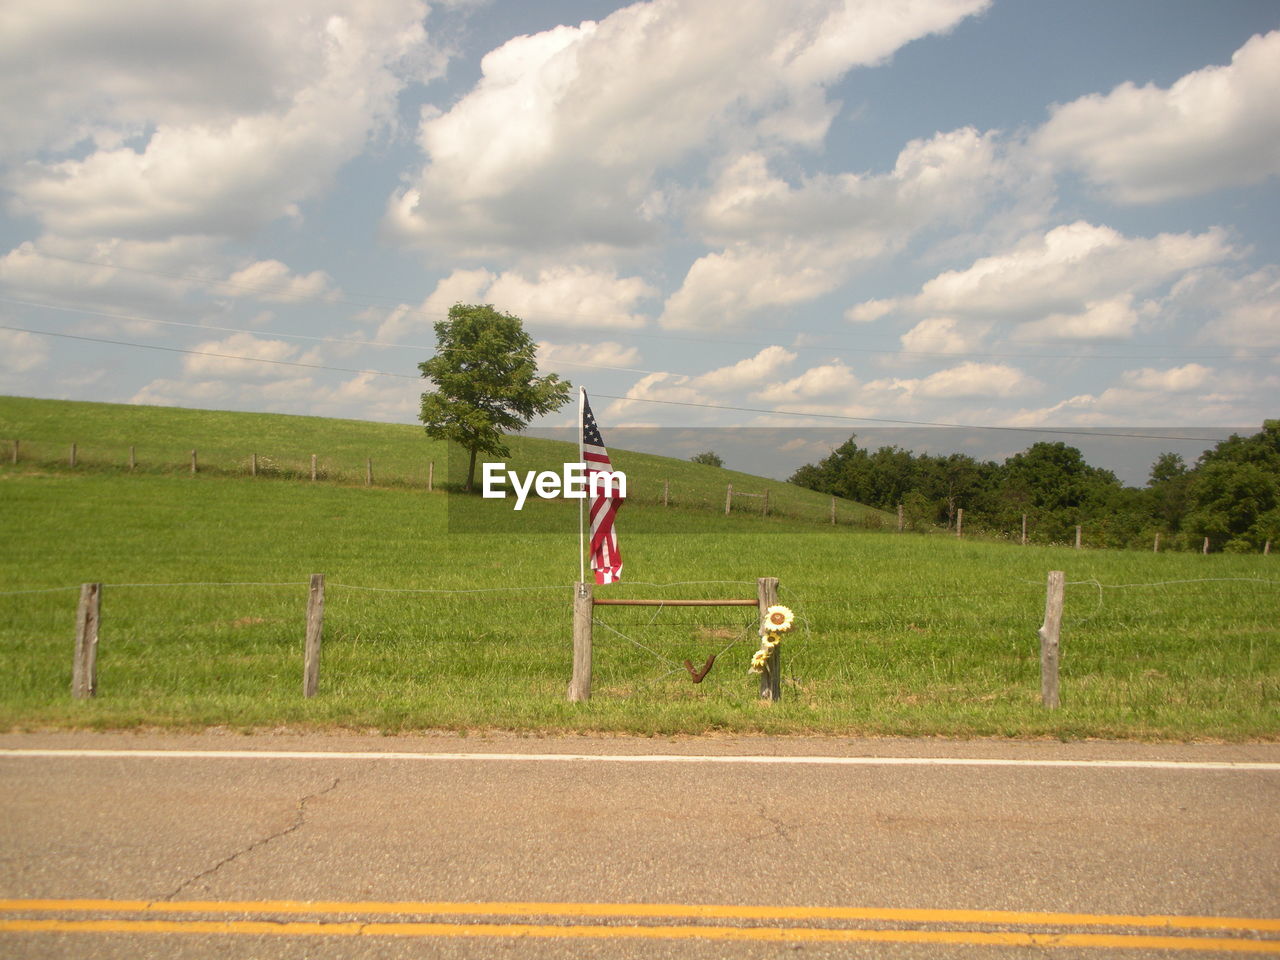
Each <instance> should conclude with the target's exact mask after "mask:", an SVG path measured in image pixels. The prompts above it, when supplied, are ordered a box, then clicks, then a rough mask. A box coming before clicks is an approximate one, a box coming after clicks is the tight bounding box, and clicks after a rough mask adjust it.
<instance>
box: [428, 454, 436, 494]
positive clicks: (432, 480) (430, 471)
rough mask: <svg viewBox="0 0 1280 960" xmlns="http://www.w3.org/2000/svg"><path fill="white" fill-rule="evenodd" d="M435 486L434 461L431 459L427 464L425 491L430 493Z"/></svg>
mask: <svg viewBox="0 0 1280 960" xmlns="http://www.w3.org/2000/svg"><path fill="white" fill-rule="evenodd" d="M435 486H436V462H435V461H434V460H432V461H431V462H430V463H428V464H427V493H430V492H431V491H432V490H434V489H435Z"/></svg>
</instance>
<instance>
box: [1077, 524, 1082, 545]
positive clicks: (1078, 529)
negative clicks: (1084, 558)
mask: <svg viewBox="0 0 1280 960" xmlns="http://www.w3.org/2000/svg"><path fill="white" fill-rule="evenodd" d="M1082 542H1083V541H1082V540H1081V537H1080V524H1078V523H1077V524H1076V549H1077V550H1079V549H1080V545H1081V543H1082Z"/></svg>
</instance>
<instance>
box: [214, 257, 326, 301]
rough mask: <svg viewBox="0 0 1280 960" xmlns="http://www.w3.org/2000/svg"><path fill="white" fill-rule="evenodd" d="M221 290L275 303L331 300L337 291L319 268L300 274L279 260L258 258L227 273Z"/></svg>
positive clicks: (234, 294)
mask: <svg viewBox="0 0 1280 960" xmlns="http://www.w3.org/2000/svg"><path fill="white" fill-rule="evenodd" d="M222 289H224V290H226V291H227V292H229V293H231V294H232V295H233V296H237V297H253V298H255V299H258V300H267V301H273V302H279V303H289V302H292V301H295V300H325V299H330V300H331V299H333V298H334V297H336V296H337V295H338V290H337V288H335V287H334V286H333V281H332V280H331V279H330V277H329V275H328V274H327V273H325V272H324V271H323V270H313V271H312V272H311V273H309V274H307V275H306V276H303V275H301V274H296V273H293V272H292V271H290V269H289V268H288V267H287V266H285V265H284V264H283V263H281V262H280V261H279V260H259V261H257V262H256V263H251V264H249V266H247V267H245V268H244V269H242V270H237V271H236V272H235V273H233V274H232V275H231V277H230V278H229V281H228V283H227V285H226V286H225V287H223V288H222Z"/></svg>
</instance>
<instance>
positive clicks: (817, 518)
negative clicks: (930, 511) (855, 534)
mask: <svg viewBox="0 0 1280 960" xmlns="http://www.w3.org/2000/svg"><path fill="white" fill-rule="evenodd" d="M0 441H2V442H3V443H4V445H5V449H4V450H3V451H2V452H0V457H3V460H4V462H6V463H8V462H10V461H11V459H12V456H13V442H14V441H17V443H18V448H17V449H18V461H19V464H20V465H21V464H27V465H28V466H40V467H43V468H47V469H62V468H64V467H67V466H68V465H69V462H70V456H71V445H72V444H75V446H76V451H75V455H76V460H77V466H78V468H79V469H112V470H128V469H129V463H130V456H131V452H130V448H132V458H133V462H134V465H135V466H134V470H135V471H141V472H145V473H166V474H182V473H189V472H190V469H191V452H192V451H193V450H194V451H196V463H197V468H198V470H199V471H200V472H203V473H216V474H220V475H224V476H225V475H245V476H247V475H249V473H250V472H251V470H253V469H255V467H256V470H257V473H258V476H259V477H272V476H275V477H293V478H303V479H309V478H310V475H311V457H312V455H313V454H314V455H315V457H316V469H317V473H318V476H319V478H320V479H323V480H326V481H329V482H339V483H350V484H363V483H365V481H366V478H367V476H368V474H369V473H370V472H371V473H372V476H373V481H374V485H376V486H414V487H425V486H426V485H427V482H428V478H429V476H430V477H431V479H432V481H433V483H434V485H435V486H436V487H444V488H448V487H449V486H450V480H449V473H450V471H449V469H448V464H449V454H448V451H447V449H446V445H445V444H443V443H440V442H438V441H435V440H431V439H430V438H428V437H427V436H426V435H425V434H424V432H423V430H422V428H421V427H418V426H414V425H410V424H393V423H373V422H367V421H361V420H338V419H330V418H324V417H306V416H294V415H287V414H275V413H240V412H230V411H213V410H192V409H186V408H179V407H151V406H136V405H131V404H115V403H87V402H80V401H67V400H40V399H31V398H26V397H0ZM510 447H511V456H510V457H509V458H508V461H507V462H508V466H509V468H510V469H512V470H519V471H525V470H548V469H559V467H560V465H561V464H563V463H565V462H568V461H573V460H576V455H575V453H574V448H573V445H572V444H568V443H562V442H559V441H555V440H546V439H540V438H534V437H522V436H513V437H511V438H510ZM610 452H611V454H612V455H613V458H614V462H615V466H616V467H617V468H618V469H620V470H623V471H625V473H626V474H627V480H628V484H629V489H628V497H629V501H630V502H631V503H633V504H643V503H653V504H656V503H660V502H661V501H662V498H663V493H664V489H665V490H666V492H667V495H668V498H669V502H670V503H671V505H672V506H673V507H674V508H677V509H681V508H683V509H697V510H706V511H713V512H720V513H723V510H724V504H725V493H726V486H727V485H729V484H732V485H733V487H734V490H735V493H742V494H757V495H759V494H763V493H765V492H766V491H768V494H769V513H770V516H771V517H774V518H789V519H795V520H807V521H811V522H813V523H829V522H830V516H831V500H832V498H831V497H830V496H829V495H826V494H822V493H817V492H815V491H812V490H806V489H804V488H801V487H798V486H795V485H793V484H789V483H785V482H782V481H778V480H771V479H766V478H763V477H758V476H753V475H751V474H748V473H742V472H739V471H735V470H725V469H722V468H718V467H707V466H703V465H701V464H696V463H691V462H688V461H684V460H676V459H672V458H670V457H662V456H655V455H653V454H647V453H635V452H631V451H627V450H623V449H618V448H612V447H611V450H610ZM255 458H256V463H255ZM456 461H457V458H456V456H455V464H456ZM432 463H434V470H433V469H432V467H431V465H432ZM455 485H456V481H455ZM733 512H734V514H735V515H737V514H741V515H742V516H743V517H744V518H745V517H749V516H753V515H760V514H761V513H762V512H763V498H762V497H759V496H756V497H741V498H736V499H735V500H734V504H733ZM837 519H838V521H839V523H841V524H850V523H852V524H858V525H861V526H867V527H871V528H878V527H881V526H884V525H887V524H890V523H891V522H896V521H894V520H893V518H891V517H890V515H889V514H887V513H884V512H882V511H879V510H874V509H872V508H870V507H866V506H864V505H862V504H858V503H855V502H852V501H847V500H839V499H838V500H837Z"/></svg>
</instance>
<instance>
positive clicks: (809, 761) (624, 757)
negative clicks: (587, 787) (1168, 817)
mask: <svg viewBox="0 0 1280 960" xmlns="http://www.w3.org/2000/svg"><path fill="white" fill-rule="evenodd" d="M34 758H44V759H115V760H362V761H370V760H380V761H397V762H414V763H424V762H426V763H710V764H758V765H763V766H832V767H895V766H901V767H1066V768H1077V769H1089V768H1098V769H1113V770H1234V771H1253V772H1258V771H1262V772H1267V773H1278V772H1280V763H1268V762H1262V761H1230V760H1049V759H1029V760H1028V759H1022V760H1019V759H1003V758H995V757H824V756H758V755H734V756H715V755H708V754H617V753H611V754H589V753H405V752H390V751H389V752H386V753H380V752H344V751H329V750H77V749H43V748H16V749H0V759H10V760H18V759H34Z"/></svg>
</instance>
